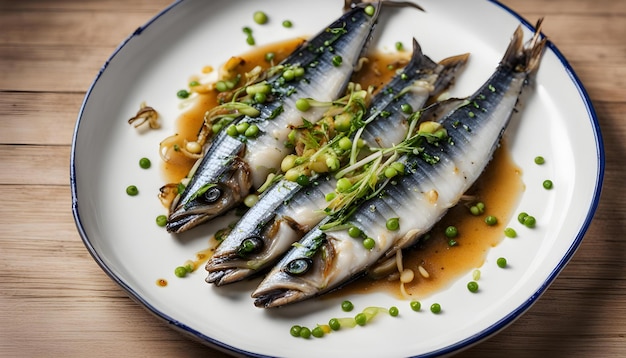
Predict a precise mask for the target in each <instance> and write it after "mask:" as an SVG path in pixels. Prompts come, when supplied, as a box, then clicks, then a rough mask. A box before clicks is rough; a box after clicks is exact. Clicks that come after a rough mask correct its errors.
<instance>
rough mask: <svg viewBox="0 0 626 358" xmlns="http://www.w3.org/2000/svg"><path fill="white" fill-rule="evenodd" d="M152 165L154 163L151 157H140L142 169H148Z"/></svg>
mask: <svg viewBox="0 0 626 358" xmlns="http://www.w3.org/2000/svg"><path fill="white" fill-rule="evenodd" d="M151 165H152V163H151V162H150V159H148V158H141V159H139V166H140V167H141V168H142V169H148V168H150V166H151Z"/></svg>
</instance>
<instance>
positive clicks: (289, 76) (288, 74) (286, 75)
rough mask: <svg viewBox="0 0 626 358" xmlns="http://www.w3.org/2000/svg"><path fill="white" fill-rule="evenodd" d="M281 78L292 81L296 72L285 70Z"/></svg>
mask: <svg viewBox="0 0 626 358" xmlns="http://www.w3.org/2000/svg"><path fill="white" fill-rule="evenodd" d="M283 78H284V79H285V81H293V79H294V78H296V73H295V72H294V71H293V70H292V69H288V70H285V71H284V72H283Z"/></svg>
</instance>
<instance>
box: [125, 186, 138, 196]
mask: <svg viewBox="0 0 626 358" xmlns="http://www.w3.org/2000/svg"><path fill="white" fill-rule="evenodd" d="M126 194H128V195H130V196H135V195H137V194H139V189H137V187H136V186H135V185H129V186H128V187H126Z"/></svg>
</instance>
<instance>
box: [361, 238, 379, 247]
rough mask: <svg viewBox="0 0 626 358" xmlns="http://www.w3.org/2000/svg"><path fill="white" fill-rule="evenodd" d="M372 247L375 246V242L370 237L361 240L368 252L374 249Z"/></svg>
mask: <svg viewBox="0 0 626 358" xmlns="http://www.w3.org/2000/svg"><path fill="white" fill-rule="evenodd" d="M374 246H376V241H374V239H372V238H371V237H368V238H365V240H363V247H365V248H366V249H368V250H371V249H373V248H374Z"/></svg>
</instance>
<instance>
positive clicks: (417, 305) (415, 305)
mask: <svg viewBox="0 0 626 358" xmlns="http://www.w3.org/2000/svg"><path fill="white" fill-rule="evenodd" d="M409 305H410V306H411V309H412V310H413V311H415V312H417V311H419V310H421V309H422V304H421V303H420V301H411V303H410V304H409Z"/></svg>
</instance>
